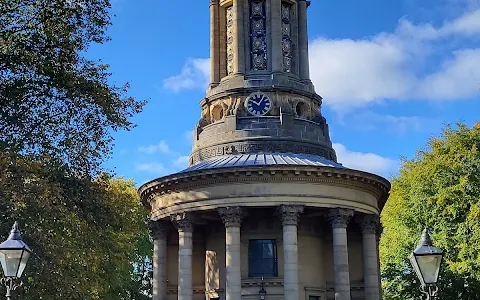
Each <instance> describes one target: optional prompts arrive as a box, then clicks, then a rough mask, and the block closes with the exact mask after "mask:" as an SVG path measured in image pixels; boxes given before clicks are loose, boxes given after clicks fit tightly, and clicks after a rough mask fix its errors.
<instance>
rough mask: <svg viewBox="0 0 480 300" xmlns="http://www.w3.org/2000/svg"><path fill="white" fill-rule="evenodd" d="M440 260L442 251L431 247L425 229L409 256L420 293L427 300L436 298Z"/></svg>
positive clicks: (430, 240)
mask: <svg viewBox="0 0 480 300" xmlns="http://www.w3.org/2000/svg"><path fill="white" fill-rule="evenodd" d="M442 259H443V250H441V249H439V248H437V247H435V246H433V244H432V239H431V238H430V235H429V234H428V231H427V229H424V230H423V233H422V237H421V239H420V242H419V243H418V245H417V248H416V249H415V250H413V252H412V254H411V255H410V262H411V263H412V266H413V269H414V270H415V273H417V277H418V279H419V280H420V283H421V286H420V291H421V292H422V293H423V294H425V295H426V297H427V298H426V299H427V300H430V299H432V300H433V299H435V298H436V297H437V294H438V286H437V281H438V274H439V273H440V265H441V264H442Z"/></svg>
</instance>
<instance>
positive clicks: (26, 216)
mask: <svg viewBox="0 0 480 300" xmlns="http://www.w3.org/2000/svg"><path fill="white" fill-rule="evenodd" d="M110 18H111V13H110V1H109V0H1V1H0V215H1V216H0V234H1V235H2V236H0V238H2V239H5V238H6V234H8V232H9V229H10V227H11V225H12V224H13V222H14V221H19V223H20V224H21V229H22V231H23V238H24V240H25V242H26V243H27V244H28V245H29V246H30V247H31V248H32V249H33V251H34V256H33V257H32V258H30V261H29V264H28V266H27V269H26V272H25V275H24V277H23V279H24V282H25V285H24V287H23V288H22V291H23V296H22V299H25V300H38V299H49V300H50V299H51V300H55V299H58V300H60V299H62V300H64V299H72V300H97V299H102V300H119V299H120V300H123V299H124V300H133V299H135V300H143V299H149V298H150V296H151V295H150V284H151V283H150V280H149V279H150V276H149V275H150V274H149V272H151V267H150V261H151V259H150V258H151V254H152V249H151V243H150V241H149V237H148V232H147V229H146V228H147V226H146V221H147V215H146V212H145V211H144V209H143V207H141V205H140V202H139V199H138V195H137V193H136V189H135V187H134V184H133V182H131V181H128V180H124V179H122V178H113V177H112V176H111V175H109V174H107V173H105V172H104V170H102V168H101V164H102V162H103V161H104V160H105V159H106V158H107V157H108V156H109V154H110V151H111V147H112V141H113V138H112V134H113V132H115V131H117V130H129V129H131V128H132V127H133V126H134V124H133V123H132V122H131V121H130V120H131V118H132V117H133V116H134V115H135V114H137V113H139V112H140V111H141V110H142V108H143V105H144V104H145V102H143V101H138V100H136V99H135V98H133V97H131V96H129V95H127V93H128V87H129V86H128V83H127V84H124V85H120V86H117V85H114V84H112V83H111V78H110V77H111V74H110V73H109V72H108V65H106V64H104V63H102V62H101V61H93V60H91V59H89V58H87V56H86V53H87V51H88V49H89V47H90V46H91V45H92V44H93V43H104V42H106V41H108V37H107V36H106V34H105V33H106V30H107V28H108V26H109V25H110V24H111V19H110Z"/></svg>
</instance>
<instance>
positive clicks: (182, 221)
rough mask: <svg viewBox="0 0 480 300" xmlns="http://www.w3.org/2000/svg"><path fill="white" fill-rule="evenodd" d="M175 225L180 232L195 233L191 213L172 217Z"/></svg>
mask: <svg viewBox="0 0 480 300" xmlns="http://www.w3.org/2000/svg"><path fill="white" fill-rule="evenodd" d="M170 220H171V221H172V223H173V225H175V227H176V228H177V229H178V230H179V231H180V230H182V231H193V225H194V224H193V221H194V220H193V216H192V214H191V213H187V212H183V213H179V214H173V215H171V216H170Z"/></svg>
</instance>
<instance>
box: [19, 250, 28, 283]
mask: <svg viewBox="0 0 480 300" xmlns="http://www.w3.org/2000/svg"><path fill="white" fill-rule="evenodd" d="M29 257H30V253H29V252H27V251H24V252H23V256H22V261H21V262H20V266H19V268H18V274H17V277H21V276H22V274H23V271H24V270H25V267H26V266H27V260H28V258H29Z"/></svg>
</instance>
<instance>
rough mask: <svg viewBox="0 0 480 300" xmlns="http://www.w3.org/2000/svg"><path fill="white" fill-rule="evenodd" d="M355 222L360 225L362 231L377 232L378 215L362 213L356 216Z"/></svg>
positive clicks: (366, 232) (365, 232)
mask: <svg viewBox="0 0 480 300" xmlns="http://www.w3.org/2000/svg"><path fill="white" fill-rule="evenodd" d="M355 222H357V224H358V225H360V228H361V229H362V233H364V234H377V232H378V229H379V225H380V217H379V216H378V215H372V214H364V215H359V216H358V217H356V218H355Z"/></svg>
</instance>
